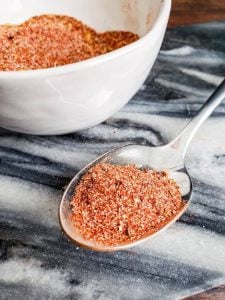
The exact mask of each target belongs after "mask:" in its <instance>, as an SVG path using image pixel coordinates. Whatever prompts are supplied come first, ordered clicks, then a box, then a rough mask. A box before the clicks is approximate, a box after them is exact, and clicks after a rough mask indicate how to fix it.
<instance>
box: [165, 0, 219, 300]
mask: <svg viewBox="0 0 225 300" xmlns="http://www.w3.org/2000/svg"><path fill="white" fill-rule="evenodd" d="M172 2H173V4H172V13H171V17H170V21H169V27H176V26H180V25H187V24H195V23H203V22H208V21H217V20H225V0H172ZM224 34H225V32H224ZM209 299H213V300H225V285H224V286H220V287H217V288H215V289H213V290H210V291H207V292H205V293H202V294H199V295H196V296H193V297H189V298H187V299H186V300H209Z"/></svg>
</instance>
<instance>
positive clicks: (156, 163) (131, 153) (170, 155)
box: [59, 80, 225, 251]
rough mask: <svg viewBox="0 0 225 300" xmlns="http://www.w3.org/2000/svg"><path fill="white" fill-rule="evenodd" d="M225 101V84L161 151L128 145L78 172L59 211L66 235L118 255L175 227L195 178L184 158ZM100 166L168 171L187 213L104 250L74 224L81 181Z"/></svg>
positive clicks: (65, 194)
mask: <svg viewBox="0 0 225 300" xmlns="http://www.w3.org/2000/svg"><path fill="white" fill-rule="evenodd" d="M224 98H225V80H224V81H223V82H222V83H221V85H220V86H219V87H218V88H217V89H216V91H215V92H214V93H213V94H212V96H211V97H210V98H209V99H208V101H206V103H205V104H204V105H203V107H202V108H201V110H200V111H199V113H198V114H197V115H196V116H195V117H194V118H193V120H191V121H190V122H189V123H188V125H187V126H186V127H185V128H184V129H183V130H182V132H181V133H180V134H179V135H178V136H177V137H176V138H175V139H174V140H173V141H172V142H170V143H169V144H167V145H165V146H160V147H148V146H142V145H132V144H128V145H125V146H122V147H119V148H116V149H113V150H111V151H109V152H107V153H105V154H103V155H102V156H100V157H99V158H97V159H96V160H94V161H92V162H91V163H90V164H88V165H87V166H86V167H84V168H83V169H82V170H80V172H78V173H77V174H76V175H75V177H74V178H73V179H72V181H71V182H70V184H69V185H68V187H67V189H66V191H65V193H64V195H63V197H62V200H61V203H60V207H59V221H60V225H61V227H62V230H63V232H64V233H65V234H66V236H67V237H68V238H69V239H70V240H71V241H72V242H74V243H76V244H78V245H80V246H81V247H83V248H87V249H91V250H95V251H116V250H122V249H126V248H128V247H131V246H135V245H137V244H138V243H140V242H143V241H145V240H146V239H149V238H151V237H152V236H154V235H156V234H157V233H159V232H161V231H162V230H164V229H166V228H167V227H169V226H170V225H171V224H173V223H174V222H175V221H176V220H177V219H178V218H179V217H180V216H181V215H182V214H183V213H184V212H185V210H186V208H187V207H188V204H189V203H190V200H191V196H192V182H191V178H190V176H189V174H188V172H187V170H186V168H185V163H184V158H185V154H186V151H187V148H188V146H189V143H190V141H191V139H192V138H193V136H194V134H195V133H196V131H197V130H198V129H199V127H200V126H201V125H202V123H203V122H204V121H205V120H206V119H207V118H208V117H209V116H210V114H211V113H212V112H213V111H214V110H215V108H216V107H217V106H218V105H219V104H220V103H221V102H222V101H223V100H224ZM98 163H109V164H114V165H135V166H137V167H139V168H147V169H153V170H156V171H164V170H166V171H168V174H169V177H170V178H172V179H174V180H175V181H176V183H177V184H178V186H179V188H180V191H181V196H182V199H183V201H184V203H185V205H184V207H183V209H182V210H181V211H180V212H179V213H178V214H177V215H176V216H175V217H174V218H173V219H172V220H171V221H170V222H168V223H167V224H165V226H164V227H162V228H161V229H160V230H158V231H157V232H155V233H154V234H152V233H151V234H147V235H145V236H143V237H142V238H141V239H139V240H136V241H132V242H126V243H124V244H120V245H116V246H104V245H102V244H97V243H94V242H92V241H90V240H85V239H84V238H83V237H82V236H81V235H80V233H79V232H78V231H77V230H76V228H75V227H74V226H73V225H72V223H71V221H70V220H71V216H72V210H71V205H70V202H71V199H72V197H73V195H74V192H75V190H76V186H77V185H78V183H79V181H80V179H81V178H82V176H83V175H85V174H86V173H87V171H88V170H89V169H90V168H91V167H93V166H94V165H96V164H98Z"/></svg>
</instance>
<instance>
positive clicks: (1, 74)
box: [0, 0, 171, 79]
mask: <svg viewBox="0 0 225 300" xmlns="http://www.w3.org/2000/svg"><path fill="white" fill-rule="evenodd" d="M170 10H171V0H160V10H159V14H158V16H157V18H156V20H155V22H154V24H153V26H152V27H151V29H150V30H149V31H148V32H147V33H146V34H145V35H144V36H143V37H141V38H140V39H139V40H137V41H135V42H133V43H131V44H129V45H127V46H124V47H122V48H119V49H117V50H114V51H111V52H108V53H106V54H102V55H98V56H96V57H93V58H89V59H86V60H83V61H80V62H76V63H71V64H66V65H63V66H57V67H51V68H45V69H36V70H24V71H0V79H8V78H9V79H10V78H11V79H13V78H15V79H17V78H18V79H22V78H40V77H46V76H57V75H59V74H60V75H61V74H66V73H71V72H74V71H78V70H81V69H86V68H88V67H91V66H95V65H98V64H101V63H104V62H106V61H110V60H112V59H114V58H117V57H119V56H122V55H124V54H126V53H128V52H130V51H132V50H134V49H136V48H138V47H139V46H140V45H142V44H143V43H145V42H146V40H149V39H151V41H153V43H154V39H156V38H157V37H158V28H160V27H161V26H163V24H164V22H165V21H166V22H167V21H168V17H169V12H170Z"/></svg>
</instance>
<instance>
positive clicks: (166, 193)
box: [71, 163, 184, 246]
mask: <svg viewBox="0 0 225 300" xmlns="http://www.w3.org/2000/svg"><path fill="white" fill-rule="evenodd" d="M71 207H72V216H71V222H72V225H73V226H74V229H76V230H78V231H79V233H80V235H81V236H82V237H83V238H84V239H86V240H90V241H92V242H95V243H97V244H101V245H105V246H115V245H121V244H123V243H126V242H131V241H135V240H139V239H141V238H143V237H145V236H146V235H149V234H153V233H155V232H157V231H158V230H159V229H161V228H162V227H163V226H165V225H166V224H167V223H168V222H170V221H171V220H172V219H173V218H174V216H175V215H177V214H178V213H179V212H180V211H181V210H182V208H183V207H184V202H183V200H182V198H181V192H180V190H179V187H178V185H177V184H176V182H175V181H174V180H173V179H170V178H169V176H168V174H167V173H166V172H157V171H153V170H140V169H138V168H137V167H135V166H118V165H111V164H106V163H101V164H97V165H96V166H94V167H92V168H91V169H90V170H89V171H88V173H87V174H85V175H84V176H83V177H82V178H81V181H80V183H79V184H78V186H77V188H76V191H75V194H74V196H73V198H72V200H71Z"/></svg>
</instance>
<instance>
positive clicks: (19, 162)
mask: <svg viewBox="0 0 225 300" xmlns="http://www.w3.org/2000/svg"><path fill="white" fill-rule="evenodd" d="M224 30H225V22H215V23H207V24H202V25H195V26H187V27H181V28H178V29H173V30H169V31H168V32H167V35H166V40H165V42H164V45H163V48H162V51H161V53H160V55H159V58H158V60H157V62H156V64H155V66H154V69H153V71H152V72H151V74H150V76H149V77H148V79H147V81H146V82H145V84H144V85H143V86H142V88H141V89H140V91H139V92H138V93H137V94H136V95H135V96H134V98H133V99H132V100H131V101H130V102H129V104H128V105H126V106H125V107H124V108H123V109H122V110H121V111H120V112H119V113H117V114H116V115H115V116H113V117H112V118H110V119H109V120H107V121H106V122H104V123H103V124H100V125H99V126H97V127H94V128H91V129H88V130H86V131H82V132H78V133H71V134H68V135H64V136H46V137H41V136H31V135H24V134H17V133H13V132H10V131H7V130H4V129H1V130H0V183H1V184H0V243H1V244H0V299H7V300H11V299H19V300H20V299H38V300H40V299H85V300H86V299H87V300H88V299H109V300H110V299H127V300H128V299H131V300H132V299H135V300H136V299H140V300H142V299H179V298H181V297H183V296H187V295H191V294H193V293H194V292H198V291H201V290H204V289H207V288H210V287H212V286H215V285H219V284H222V283H223V284H224V282H225V184H224V179H225V138H224V132H225V102H224V103H222V104H221V105H220V107H218V109H217V110H216V111H215V113H214V114H213V116H212V117H211V119H210V120H208V121H207V122H206V123H205V124H204V126H203V127H202V128H201V130H200V131H199V132H198V134H197V136H196V137H195V139H194V140H193V143H192V145H191V147H190V149H189V151H188V155H187V160H186V164H187V168H188V169H189V172H190V174H191V176H192V178H193V182H194V196H193V200H192V203H191V205H190V207H189V209H188V211H187V212H186V213H185V214H184V215H183V216H182V218H181V219H180V220H179V221H178V222H177V223H176V224H174V225H173V226H172V227H171V228H169V229H168V230H166V231H164V232H162V233H161V234H159V235H158V236H155V237H154V238H153V239H152V240H151V241H149V242H146V243H144V244H142V245H140V246H138V247H135V248H131V249H129V250H128V251H121V252H115V253H94V252H90V251H86V250H83V249H81V248H79V247H76V246H74V245H72V244H71V243H70V242H68V240H67V239H66V238H65V237H64V236H63V235H62V234H61V232H60V228H59V224H58V219H57V209H58V204H59V201H60V197H61V195H62V193H63V189H64V187H65V186H66V184H67V183H68V181H69V180H70V178H71V177H72V176H73V174H75V173H76V172H77V171H78V170H79V168H81V167H82V166H84V165H85V164H86V163H87V162H89V161H90V160H92V159H93V158H95V157H96V156H97V155H99V154H101V153H104V152H105V151H107V150H109V149H111V148H112V147H115V146H118V145H121V144H123V143H127V142H128V141H130V142H135V143H141V144H145V145H160V144H164V143H166V142H167V141H169V140H171V139H172V138H173V137H174V136H175V135H176V134H177V133H178V132H179V131H180V129H181V128H182V127H183V126H184V125H185V124H186V122H187V120H188V118H190V117H192V116H193V115H194V114H195V113H196V112H197V111H198V109H199V108H200V106H201V105H202V103H203V102H204V101H205V100H206V98H207V97H208V96H209V95H210V93H211V92H212V90H213V89H214V88H215V87H216V86H217V85H218V84H219V83H220V81H221V80H222V78H223V77H224V75H225V35H224Z"/></svg>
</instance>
